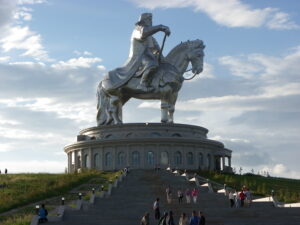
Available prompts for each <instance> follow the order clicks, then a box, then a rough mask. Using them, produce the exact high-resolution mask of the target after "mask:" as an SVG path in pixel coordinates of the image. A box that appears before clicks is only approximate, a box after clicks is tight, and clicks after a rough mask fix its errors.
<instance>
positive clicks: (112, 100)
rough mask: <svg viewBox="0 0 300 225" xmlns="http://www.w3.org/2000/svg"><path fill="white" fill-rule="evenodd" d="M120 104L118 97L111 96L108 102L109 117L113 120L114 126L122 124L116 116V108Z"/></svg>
mask: <svg viewBox="0 0 300 225" xmlns="http://www.w3.org/2000/svg"><path fill="white" fill-rule="evenodd" d="M119 104H120V98H119V97H118V96H111V97H110V102H109V109H108V112H109V115H110V117H112V118H113V120H114V124H120V123H122V120H121V119H120V118H119V115H118V107H119Z"/></svg>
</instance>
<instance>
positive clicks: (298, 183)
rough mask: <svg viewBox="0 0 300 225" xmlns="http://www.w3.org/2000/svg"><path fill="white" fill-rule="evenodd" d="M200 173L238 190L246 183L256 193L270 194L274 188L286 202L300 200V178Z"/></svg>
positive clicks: (279, 198)
mask: <svg viewBox="0 0 300 225" xmlns="http://www.w3.org/2000/svg"><path fill="white" fill-rule="evenodd" d="M199 175H200V176H203V177H206V178H208V179H210V180H213V181H216V182H218V183H220V184H226V185H227V186H228V187H232V188H234V189H237V190H240V189H241V187H242V186H243V185H245V186H247V187H249V188H250V190H251V191H252V193H253V194H255V195H263V196H269V195H271V191H272V190H274V194H275V196H276V197H277V199H278V200H279V201H282V202H286V203H292V202H300V180H296V179H286V178H276V177H263V176H259V175H253V174H248V175H237V174H220V173H216V172H207V171H201V172H199Z"/></svg>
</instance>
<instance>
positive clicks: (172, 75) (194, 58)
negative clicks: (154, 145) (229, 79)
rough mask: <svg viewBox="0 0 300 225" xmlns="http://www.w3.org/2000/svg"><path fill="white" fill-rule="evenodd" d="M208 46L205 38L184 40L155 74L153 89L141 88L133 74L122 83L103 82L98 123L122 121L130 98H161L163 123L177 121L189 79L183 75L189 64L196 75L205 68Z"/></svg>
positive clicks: (100, 88)
mask: <svg viewBox="0 0 300 225" xmlns="http://www.w3.org/2000/svg"><path fill="white" fill-rule="evenodd" d="M204 48H205V45H204V44H203V42H202V41H201V40H194V41H187V42H182V43H180V44H179V45H177V46H176V47H174V48H173V49H172V50H171V51H170V52H169V54H168V55H167V56H166V57H165V58H164V60H163V61H162V62H161V63H160V65H159V67H158V69H157V70H156V71H155V73H154V74H153V76H152V77H153V78H152V80H151V86H152V87H153V90H151V91H143V90H141V89H140V88H138V86H139V84H140V79H141V78H140V77H138V76H133V77H132V78H131V79H130V80H128V81H127V82H126V83H125V84H122V85H121V86H117V87H116V86H115V87H114V86H113V85H111V86H110V87H109V88H107V85H103V82H104V81H105V82H106V83H107V81H109V80H107V79H110V78H109V76H106V77H105V79H104V80H102V81H101V82H100V83H99V86H98V89H97V110H98V112H97V125H98V126H101V125H111V124H120V123H122V106H123V105H124V104H125V103H126V102H127V101H128V100H129V99H130V98H137V99H160V100H161V122H162V123H173V121H174V120H173V114H174V111H175V103H176V100H177V96H178V92H179V90H180V88H181V86H182V83H183V81H184V80H186V78H185V77H184V76H183V75H184V73H185V72H186V71H187V68H188V65H189V63H191V65H192V69H191V70H192V72H193V73H194V76H195V75H197V74H199V73H201V72H202V70H203V58H204V51H203V50H204Z"/></svg>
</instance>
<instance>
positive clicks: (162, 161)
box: [160, 152, 169, 166]
mask: <svg viewBox="0 0 300 225" xmlns="http://www.w3.org/2000/svg"><path fill="white" fill-rule="evenodd" d="M160 164H161V165H164V166H167V165H169V155H168V153H167V152H161V153H160Z"/></svg>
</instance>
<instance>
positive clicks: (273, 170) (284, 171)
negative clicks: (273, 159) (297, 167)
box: [262, 163, 300, 179]
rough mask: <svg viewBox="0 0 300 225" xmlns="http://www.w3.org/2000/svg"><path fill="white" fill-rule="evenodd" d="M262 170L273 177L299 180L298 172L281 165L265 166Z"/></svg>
mask: <svg viewBox="0 0 300 225" xmlns="http://www.w3.org/2000/svg"><path fill="white" fill-rule="evenodd" d="M262 170H263V171H269V173H270V174H271V175H272V176H275V177H290V178H294V179H300V174H299V172H297V171H293V170H290V169H289V168H288V167H287V166H286V165H284V164H282V163H278V164H275V165H274V166H265V167H263V168H262Z"/></svg>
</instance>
